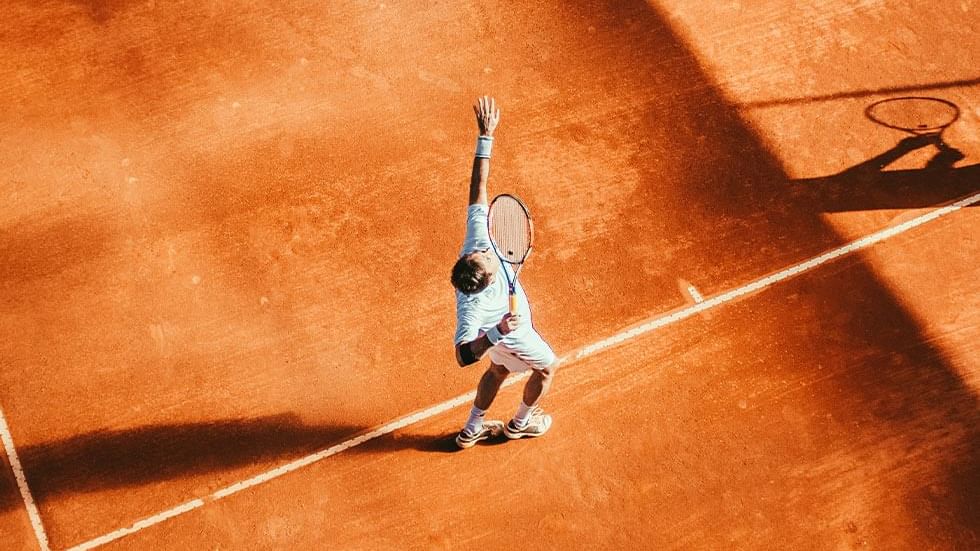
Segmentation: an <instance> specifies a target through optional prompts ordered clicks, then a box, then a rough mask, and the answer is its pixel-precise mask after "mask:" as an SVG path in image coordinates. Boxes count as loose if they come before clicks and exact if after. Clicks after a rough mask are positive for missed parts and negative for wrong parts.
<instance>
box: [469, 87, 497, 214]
mask: <svg viewBox="0 0 980 551" xmlns="http://www.w3.org/2000/svg"><path fill="white" fill-rule="evenodd" d="M473 112H474V113H476V124H477V126H479V128H480V138H479V139H481V140H486V139H489V140H493V133H494V131H495V130H496V129H497V123H498V122H500V109H499V108H498V107H497V102H496V100H494V99H493V98H488V97H487V96H483V97H482V98H480V99H479V100H478V101H477V103H476V105H474V106H473ZM491 143H492V142H491ZM489 177H490V157H489V156H488V157H479V156H477V157H474V158H473V176H472V177H471V178H470V204H471V205H486V204H487V179H488V178H489Z"/></svg>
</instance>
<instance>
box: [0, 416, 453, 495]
mask: <svg viewBox="0 0 980 551" xmlns="http://www.w3.org/2000/svg"><path fill="white" fill-rule="evenodd" d="M365 430H367V429H366V428H365V427H355V426H343V425H306V424H304V423H302V422H301V421H300V420H299V419H298V418H297V417H296V416H295V415H278V416H270V417H261V418H257V419H234V420H227V421H215V422H208V423H187V424H173V425H154V426H148V427H141V428H137V429H131V430H122V431H99V432H93V433H87V434H82V435H79V436H74V437H71V438H67V439H64V440H57V441H53V442H49V443H44V444H39V445H34V446H25V447H23V448H18V449H17V452H18V454H19V456H20V461H21V464H22V466H23V470H24V472H25V473H26V478H27V482H28V486H29V488H30V490H31V493H32V494H33V497H34V499H36V500H38V501H39V502H43V501H44V500H45V499H49V498H51V497H54V496H58V495H63V494H73V493H85V492H93V491H99V490H103V489H109V488H118V487H133V486H140V485H144V484H149V483H152V482H156V481H161V480H174V479H181V478H186V477H191V476H196V475H202V474H209V473H215V474H214V478H215V480H216V484H230V483H234V482H235V481H237V480H238V479H239V478H240V477H241V476H242V475H240V474H236V475H235V477H226V478H228V480H221V476H220V475H218V474H217V473H221V472H223V471H229V470H233V469H238V468H242V467H248V466H250V465H256V466H257V468H258V471H257V472H261V471H263V470H265V469H267V468H272V467H274V466H278V465H281V464H284V463H286V462H288V461H291V460H295V459H298V458H300V457H303V456H306V455H308V454H311V453H315V452H317V451H320V450H324V449H327V448H329V447H330V446H333V445H336V444H338V443H340V442H343V441H346V440H347V439H349V438H351V437H353V436H355V435H357V434H361V433H363V432H364V431H365ZM454 436H455V433H454V434H453V435H449V436H444V435H436V436H433V435H418V434H408V433H405V432H404V431H398V432H396V433H394V434H388V435H385V436H382V437H379V438H375V439H372V440H370V441H368V442H366V443H364V444H362V445H360V446H356V447H353V448H349V449H347V450H345V451H344V452H342V453H391V452H393V451H397V450H402V449H417V450H422V451H430V452H445V453H448V452H452V451H456V446H455V444H454V442H453V440H452V438H453V437H454ZM0 468H3V472H4V474H0V510H6V509H9V508H13V507H22V506H23V504H22V502H21V497H20V493H19V490H18V488H17V484H16V482H15V480H14V478H13V475H12V470H11V469H10V466H9V465H0ZM251 474H254V473H250V474H249V475H251ZM236 477H238V478H236Z"/></svg>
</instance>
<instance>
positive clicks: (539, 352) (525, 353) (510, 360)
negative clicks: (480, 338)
mask: <svg viewBox="0 0 980 551" xmlns="http://www.w3.org/2000/svg"><path fill="white" fill-rule="evenodd" d="M489 352H490V361H491V362H493V363H495V364H497V365H502V366H504V367H506V368H507V371H510V372H511V373H523V372H524V371H527V370H528V369H545V368H548V367H551V365H553V364H554V363H555V361H557V359H558V358H557V357H556V356H555V352H554V351H553V350H551V347H550V346H548V343H546V342H544V339H542V338H541V335H538V332H537V331H534V330H533V329H532V330H531V331H528V332H527V334H526V335H522V336H521V338H520V340H519V341H517V342H513V343H508V344H506V345H505V344H503V343H498V344H496V345H494V346H493V347H491V348H490V351H489Z"/></svg>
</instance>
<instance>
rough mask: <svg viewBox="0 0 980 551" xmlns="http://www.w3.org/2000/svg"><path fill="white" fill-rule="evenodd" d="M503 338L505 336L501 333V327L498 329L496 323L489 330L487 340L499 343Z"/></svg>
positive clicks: (491, 342)
mask: <svg viewBox="0 0 980 551" xmlns="http://www.w3.org/2000/svg"><path fill="white" fill-rule="evenodd" d="M502 338H504V336H503V335H501V334H500V329H498V328H497V326H496V325H494V326H493V327H492V328H491V329H490V330H489V331H487V340H489V341H490V344H497V343H498V342H500V339H502Z"/></svg>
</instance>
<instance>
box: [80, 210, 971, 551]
mask: <svg viewBox="0 0 980 551" xmlns="http://www.w3.org/2000/svg"><path fill="white" fill-rule="evenodd" d="M977 202H980V193H975V194H973V195H971V196H969V197H966V198H964V199H961V200H959V201H957V202H955V203H953V204H950V205H947V206H945V207H941V208H938V209H935V210H932V211H929V212H928V213H926V214H923V215H921V216H917V217H916V218H913V219H911V220H908V221H906V222H903V223H901V224H898V225H896V226H894V227H891V228H886V229H884V230H880V231H877V232H874V233H872V234H869V235H867V236H865V237H862V238H860V239H856V240H854V241H852V242H850V243H848V244H846V245H843V246H841V247H838V248H836V249H832V250H830V251H829V252H826V253H824V254H822V255H820V256H816V257H814V258H811V259H809V260H806V261H804V262H801V263H799V264H796V265H794V266H791V267H789V268H786V269H784V270H781V271H779V272H776V273H774V274H771V275H768V276H765V277H763V278H760V279H757V280H755V281H752V282H750V283H748V284H746V285H743V286H741V287H738V288H736V289H732V290H731V291H727V292H725V293H722V294H720V295H716V296H714V297H711V298H709V299H707V300H705V301H704V302H699V303H697V304H694V305H692V306H687V307H685V308H681V309H678V310H675V311H673V312H669V313H666V314H661V315H659V316H657V317H655V318H653V319H651V320H650V321H647V322H645V323H641V324H640V325H637V326H636V327H633V328H631V329H627V330H624V331H621V332H619V333H616V334H615V335H613V336H611V337H608V338H606V339H603V340H601V341H598V342H595V343H593V344H590V345H588V346H584V347H582V348H580V349H579V350H578V351H576V352H573V353H571V354H568V355H566V356H562V357H561V358H559V359H558V362H559V363H562V364H564V363H567V362H569V361H577V360H580V359H582V358H585V357H587V356H591V355H593V354H595V353H597V352H599V351H601V350H604V349H606V348H609V347H611V346H615V345H618V344H622V343H624V342H626V341H628V340H631V339H634V338H636V337H638V336H640V335H643V334H644V333H648V332H650V331H653V330H654V329H659V328H661V327H664V326H666V325H670V324H672V323H676V322H678V321H681V320H683V319H686V318H689V317H691V316H693V315H695V314H697V313H699V312H703V311H705V310H708V309H710V308H714V307H716V306H720V305H722V304H724V303H726V302H731V301H733V300H735V299H736V298H738V297H741V296H744V295H747V294H750V293H754V292H756V291H760V290H762V289H765V288H766V287H770V286H772V285H774V284H776V283H778V282H780V281H783V280H786V279H789V278H791V277H794V276H797V275H799V274H802V273H804V272H808V271H810V270H812V269H814V268H816V267H817V266H820V265H822V264H826V263H827V262H830V261H832V260H834V259H837V258H840V257H841V256H844V255H847V254H850V253H852V252H855V251H858V250H861V249H866V248H868V247H870V246H871V245H874V244H875V243H879V242H881V241H884V240H885V239H888V238H890V237H894V236H896V235H898V234H900V233H904V232H907V231H909V230H911V229H912V228H915V227H917V226H921V225H923V224H925V223H927V222H931V221H933V220H935V219H937V218H939V217H942V216H946V215H948V214H950V213H953V212H955V211H957V210H959V209H961V208H963V207H967V206H970V205H972V204H974V203H977ZM527 376H528V373H527V372H525V373H522V374H521V375H520V376H516V377H508V378H507V380H505V381H504V384H503V385H502V386H505V387H506V386H511V385H514V384H517V383H518V382H520V381H521V380H523V379H525V378H527ZM475 397H476V391H472V392H469V393H467V394H463V395H462V396H457V397H455V398H452V399H450V400H447V401H445V402H442V403H441V404H437V405H434V406H432V407H429V408H426V409H423V410H421V411H419V412H416V413H413V414H411V415H407V416H405V417H402V418H400V419H397V420H395V421H392V422H391V423H388V424H386V425H382V426H380V427H378V428H376V429H374V430H372V431H370V432H366V433H364V434H361V435H360V436H356V437H354V438H351V439H350V440H346V441H344V442H341V443H340V444H337V445H334V446H331V447H329V448H327V449H325V450H321V451H319V452H316V453H314V454H311V455H308V456H306V457H303V458H301V459H297V460H296V461H293V462H291V463H287V464H285V465H282V466H281V467H277V468H275V469H272V470H271V471H267V472H265V473H262V474H259V475H256V476H254V477H252V478H249V479H246V480H243V481H241V482H237V483H235V484H232V485H230V486H226V487H225V488H222V489H220V490H218V491H216V492H214V493H212V494H210V495H208V496H206V497H203V498H199V499H195V500H192V501H188V502H187V503H184V504H183V505H178V506H177V507H174V508H172V509H168V510H166V511H163V512H162V513H158V514H156V515H153V516H151V517H147V518H145V519H143V520H139V521H137V522H135V523H134V524H132V525H131V526H129V527H127V528H122V529H119V530H116V531H114V532H110V533H108V534H106V535H104V536H101V537H98V538H95V539H93V540H90V541H87V542H85V543H81V544H79V545H77V546H75V547H72V548H71V549H69V551H83V550H88V549H93V548H95V547H98V546H100V545H104V544H106V543H109V542H111V541H114V540H117V539H119V538H121V537H123V536H128V535H130V534H133V533H135V532H138V531H140V530H142V529H143V528H148V527H150V526H153V525H154V524H159V523H161V522H163V521H165V520H167V519H170V518H173V517H175V516H178V515H181V514H184V513H186V512H188V511H191V510H194V509H197V508H199V507H201V506H203V505H204V504H205V503H208V502H211V501H217V500H219V499H222V498H225V497H228V496H230V495H233V494H236V493H238V492H241V491H242V490H245V489H248V488H251V487H253V486H257V485H259V484H262V483H264V482H268V481H270V480H272V479H275V478H278V477H280V476H282V475H284V474H287V473H290V472H293V471H296V470H298V469H301V468H303V467H306V466H308V465H312V464H313V463H316V462H318V461H321V460H323V459H326V458H328V457H330V456H331V455H336V454H338V453H340V452H342V451H344V450H349V449H350V448H353V447H355V446H359V445H361V444H363V443H365V442H368V441H370V440H374V439H375V438H378V437H381V436H384V435H386V434H388V433H391V432H394V431H395V430H398V429H401V428H404V427H407V426H409V425H413V424H415V423H417V422H419V421H423V420H425V419H428V418H430V417H433V416H435V415H438V414H440V413H443V412H445V411H449V410H451V409H454V408H456V407H459V406H462V405H464V404H467V403H469V402H472V401H473V399H474V398H475Z"/></svg>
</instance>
